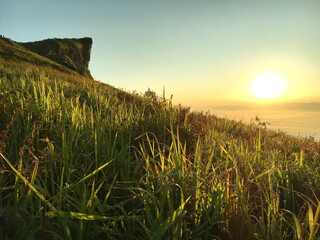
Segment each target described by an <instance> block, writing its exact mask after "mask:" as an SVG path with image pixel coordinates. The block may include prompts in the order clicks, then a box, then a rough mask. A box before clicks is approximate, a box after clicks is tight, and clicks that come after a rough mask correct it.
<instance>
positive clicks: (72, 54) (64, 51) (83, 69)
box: [20, 37, 92, 78]
mask: <svg viewBox="0 0 320 240" xmlns="http://www.w3.org/2000/svg"><path fill="white" fill-rule="evenodd" d="M20 44H21V45H22V46H23V47H25V48H27V49H28V50H30V51H32V52H35V53H37V54H39V55H41V56H43V57H46V58H48V59H50V60H53V61H55V62H57V63H59V64H61V65H63V66H65V67H67V68H68V69H71V70H73V71H75V72H77V73H79V74H80V75H82V76H85V77H89V78H92V76H91V73H90V71H89V68H88V66H89V61H90V54H91V47H92V39H91V38H88V37H86V38H80V39H75V38H72V39H67V38H66V39H57V38H55V39H46V40H42V41H37V42H27V43H20Z"/></svg>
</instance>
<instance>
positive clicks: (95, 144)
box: [0, 62, 320, 239]
mask: <svg viewBox="0 0 320 240" xmlns="http://www.w3.org/2000/svg"><path fill="white" fill-rule="evenodd" d="M0 106H1V107H0V153H1V157H0V159H1V161H0V170H1V175H0V199H1V200H0V206H1V209H0V216H1V215H2V216H1V218H0V224H1V227H0V231H1V232H0V234H1V236H2V237H3V238H5V237H8V238H9V239H19V238H20V239H25V238H26V237H27V236H30V238H31V239H32V238H36V239H43V238H45V239H149V238H154V239H191V238H192V239H195V238H198V239H213V238H216V239H219V238H220V239H307V238H309V239H315V238H314V237H315V236H318V237H319V233H318V232H317V228H318V226H319V225H317V224H319V213H320V204H319V200H318V198H319V197H320V192H319V189H320V182H319V180H320V171H319V160H320V155H319V152H320V144H319V143H318V142H315V141H314V140H313V139H312V138H309V139H299V138H295V137H291V136H287V135H286V134H284V133H280V132H275V131H269V130H267V129H265V128H264V127H263V125H262V124H259V122H257V123H256V124H250V125H246V124H243V123H241V122H236V121H230V120H226V119H220V118H217V117H215V116H212V115H207V114H203V113H191V112H189V110H188V109H187V108H183V107H181V106H172V105H171V103H170V101H168V100H165V99H163V98H157V97H155V96H152V94H151V96H150V97H141V96H138V95H134V94H128V93H125V92H122V91H119V90H117V89H114V88H112V87H110V86H108V85H105V84H101V83H98V82H94V81H90V80H88V79H85V78H82V77H79V76H75V75H70V74H64V73H61V72H58V71H55V70H50V69H48V68H43V67H35V66H33V65H26V64H23V63H19V64H17V65H16V64H14V63H8V62H0Z"/></svg>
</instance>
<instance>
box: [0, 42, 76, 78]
mask: <svg viewBox="0 0 320 240" xmlns="http://www.w3.org/2000/svg"><path fill="white" fill-rule="evenodd" d="M0 60H2V61H14V62H23V63H29V64H33V65H37V66H46V67H51V68H53V69H56V70H59V71H63V72H66V73H72V74H76V75H78V74H77V73H76V72H74V71H72V70H70V69H69V68H66V67H64V66H62V65H61V64H59V63H57V62H56V61H53V60H50V59H48V58H46V57H43V56H40V55H38V54H36V53H34V52H31V51H29V50H28V49H26V48H25V47H23V46H22V45H20V44H19V43H16V42H14V41H12V40H10V39H8V38H0Z"/></svg>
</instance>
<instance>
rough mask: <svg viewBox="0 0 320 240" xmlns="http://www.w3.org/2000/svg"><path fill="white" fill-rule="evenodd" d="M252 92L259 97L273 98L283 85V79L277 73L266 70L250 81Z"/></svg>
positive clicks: (279, 92)
mask: <svg viewBox="0 0 320 240" xmlns="http://www.w3.org/2000/svg"><path fill="white" fill-rule="evenodd" d="M251 87H252V92H253V93H254V94H255V95H256V96H257V97H259V98H274V97H277V96H279V95H280V94H281V93H282V91H283V89H284V87H285V82H284V79H283V78H282V77H281V76H280V75H279V74H277V73H273V72H266V73H262V74H261V75H259V76H258V77H257V78H256V79H255V80H254V81H253V82H252V85H251Z"/></svg>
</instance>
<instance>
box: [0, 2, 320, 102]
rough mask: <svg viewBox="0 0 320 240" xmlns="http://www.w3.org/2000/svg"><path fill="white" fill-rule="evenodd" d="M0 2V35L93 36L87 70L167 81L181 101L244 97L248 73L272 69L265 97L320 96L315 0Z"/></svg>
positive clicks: (114, 81)
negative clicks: (271, 90) (278, 82)
mask: <svg viewBox="0 0 320 240" xmlns="http://www.w3.org/2000/svg"><path fill="white" fill-rule="evenodd" d="M0 1H1V4H0V5H1V7H0V34H2V35H4V36H6V37H9V38H11V39H13V40H15V41H21V42H25V41H36V40H42V39H47V38H54V37H58V38H65V37H67V38H74V37H75V38H77V37H86V36H89V37H92V38H93V49H92V56H91V62H90V71H91V73H92V75H93V76H94V78H95V79H96V80H99V81H102V82H105V83H109V84H111V85H113V86H115V87H119V88H122V89H125V90H128V91H133V90H135V91H137V92H142V93H143V92H145V91H146V90H147V89H148V87H150V89H152V90H154V91H156V92H157V93H158V94H161V93H162V89H163V87H165V89H166V94H167V97H168V96H170V95H171V94H173V95H174V100H175V101H174V102H175V103H178V102H179V103H182V104H183V105H198V104H203V105H212V104H217V103H225V104H226V103H229V102H235V101H236V102H250V101H251V102H252V101H258V100H257V98H256V97H254V96H253V94H252V93H251V87H250V86H251V82H252V81H253V80H254V79H255V78H256V77H257V76H258V75H259V74H261V73H263V72H276V73H278V74H280V75H281V76H282V77H283V78H284V79H285V81H286V87H285V89H284V92H283V94H282V95H280V96H279V97H278V98H277V99H275V100H273V101H279V102H280V101H303V102H307V101H320V94H319V92H320V24H319V23H320V1H319V0H314V1H311V0H310V1H309V0H303V1H302V0H301V1H300V0H290V1H289V0H282V1H280V0H276V1H266V0H264V1H258V0H251V1H248V0H243V1H236V0H234V1H232V0H221V1H214V0H194V1H191V0H184V1H182V0H181V1H177V0H171V1H169V0H159V1H150V0H113V1H111V0H110V1H107V0H105V1H102V0H101V1H99V0H90V1H89V0H86V1H84V0H54V1H49V0H48V1H45V0H28V1H26V0H20V1H18V0H0ZM259 101H260V100H259ZM264 101H271V100H264Z"/></svg>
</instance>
